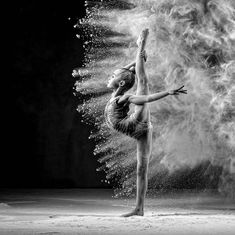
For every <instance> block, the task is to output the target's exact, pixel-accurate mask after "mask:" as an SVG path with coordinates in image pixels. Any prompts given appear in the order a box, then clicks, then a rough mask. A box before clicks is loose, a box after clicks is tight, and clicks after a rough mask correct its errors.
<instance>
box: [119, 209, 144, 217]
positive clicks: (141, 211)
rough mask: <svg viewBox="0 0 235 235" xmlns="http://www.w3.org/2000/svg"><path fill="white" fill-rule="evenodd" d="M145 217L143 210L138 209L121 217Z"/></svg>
mask: <svg viewBox="0 0 235 235" xmlns="http://www.w3.org/2000/svg"><path fill="white" fill-rule="evenodd" d="M134 215H136V216H143V215H144V211H143V210H138V209H135V210H133V211H131V212H129V213H126V214H123V215H121V217H130V216H134Z"/></svg>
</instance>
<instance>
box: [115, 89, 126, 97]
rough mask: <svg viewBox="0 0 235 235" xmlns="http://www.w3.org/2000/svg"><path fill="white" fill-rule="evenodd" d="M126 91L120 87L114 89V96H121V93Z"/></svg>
mask: <svg viewBox="0 0 235 235" xmlns="http://www.w3.org/2000/svg"><path fill="white" fill-rule="evenodd" d="M124 93H125V92H124V91H123V90H122V89H120V87H119V88H118V89H117V90H114V91H113V97H117V96H120V95H124Z"/></svg>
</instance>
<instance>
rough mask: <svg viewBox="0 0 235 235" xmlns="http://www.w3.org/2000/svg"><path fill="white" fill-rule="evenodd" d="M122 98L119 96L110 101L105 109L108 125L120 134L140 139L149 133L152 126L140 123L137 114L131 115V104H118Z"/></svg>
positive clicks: (148, 123)
mask: <svg viewBox="0 0 235 235" xmlns="http://www.w3.org/2000/svg"><path fill="white" fill-rule="evenodd" d="M120 97H121V96H117V97H115V98H111V99H110V100H109V101H108V103H107V105H106V107H105V119H106V123H107V125H108V126H109V127H110V128H112V129H114V130H116V131H118V132H121V133H123V134H126V135H128V136H130V137H132V138H135V139H139V138H140V137H141V136H143V135H145V134H146V133H147V132H148V130H149V127H150V126H151V124H150V122H147V121H145V122H141V121H138V120H137V118H136V117H135V113H133V114H131V115H129V114H128V112H129V110H130V109H129V103H128V102H126V103H121V104H120V103H118V100H119V99H120Z"/></svg>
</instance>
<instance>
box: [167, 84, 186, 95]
mask: <svg viewBox="0 0 235 235" xmlns="http://www.w3.org/2000/svg"><path fill="white" fill-rule="evenodd" d="M183 88H184V86H182V87H180V88H178V89H175V90H170V91H168V93H169V95H179V94H180V93H182V94H187V90H182V89H183Z"/></svg>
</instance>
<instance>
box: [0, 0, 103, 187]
mask: <svg viewBox="0 0 235 235" xmlns="http://www.w3.org/2000/svg"><path fill="white" fill-rule="evenodd" d="M6 9H7V14H6V16H5V20H4V21H3V24H4V26H6V27H5V28H6V33H4V38H5V39H6V40H5V41H6V42H5V44H4V45H3V46H4V47H5V48H4V49H5V50H4V52H5V53H6V54H5V55H6V57H5V58H6V59H5V62H6V65H7V67H6V68H7V75H6V76H4V77H3V76H2V80H4V81H7V83H6V84H7V85H6V86H5V83H4V86H3V87H2V89H3V90H2V91H5V92H4V98H3V104H4V105H3V106H2V117H4V120H3V122H2V124H3V127H2V132H1V133H2V139H3V141H2V143H3V149H2V154H1V166H0V187H2V188H3V187H4V188H11V187H33V188H35V187H104V186H105V185H103V184H102V183H101V179H103V178H104V175H102V173H98V172H96V168H97V167H98V163H97V160H96V158H95V157H94V156H93V155H92V152H93V149H94V143H93V142H91V141H89V140H88V136H89V132H90V128H92V127H89V126H86V125H85V124H82V123H81V116H80V115H79V113H78V112H77V111H76V106H77V103H78V100H77V98H76V97H74V96H73V94H72V92H73V90H72V88H73V84H74V78H73V77H72V76H71V73H72V70H73V68H75V67H78V66H81V65H82V60H83V53H84V51H83V47H82V41H79V40H78V39H77V38H76V36H75V35H76V33H77V31H76V29H75V28H74V27H73V25H74V24H75V23H76V22H77V19H78V18H81V17H83V16H84V15H85V8H84V1H81V0H76V1H74V0H72V1H56V2H55V1H43V2H42V1H36V0H33V1H16V2H11V3H10V4H9V5H8V6H7V8H6ZM3 11H4V10H3ZM68 18H70V20H69V19H68ZM2 84H3V83H2ZM2 93H3V92H2Z"/></svg>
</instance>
